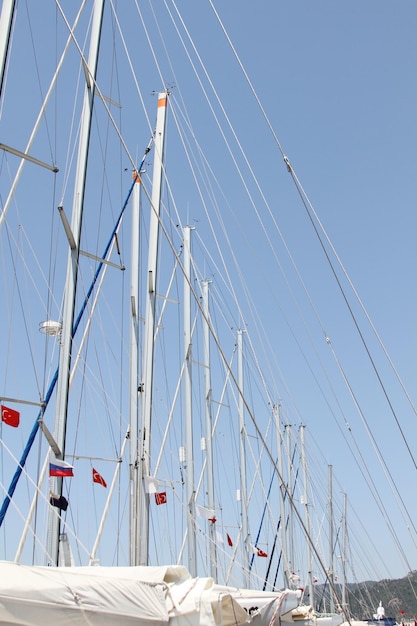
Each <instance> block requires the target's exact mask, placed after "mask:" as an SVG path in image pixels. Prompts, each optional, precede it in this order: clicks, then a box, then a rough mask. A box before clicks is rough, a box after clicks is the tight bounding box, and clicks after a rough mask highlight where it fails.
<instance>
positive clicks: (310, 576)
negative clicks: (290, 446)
mask: <svg viewBox="0 0 417 626" xmlns="http://www.w3.org/2000/svg"><path fill="white" fill-rule="evenodd" d="M304 432H305V426H304V425H303V424H302V425H301V426H300V439H301V458H302V465H303V483H304V494H303V498H302V500H303V504H304V507H305V519H306V529H307V537H306V539H307V567H308V597H309V603H310V604H311V606H312V607H313V609H314V587H313V572H312V554H311V540H310V534H311V533H310V513H309V511H308V500H309V499H308V489H307V484H308V483H307V461H306V450H305V439H304Z"/></svg>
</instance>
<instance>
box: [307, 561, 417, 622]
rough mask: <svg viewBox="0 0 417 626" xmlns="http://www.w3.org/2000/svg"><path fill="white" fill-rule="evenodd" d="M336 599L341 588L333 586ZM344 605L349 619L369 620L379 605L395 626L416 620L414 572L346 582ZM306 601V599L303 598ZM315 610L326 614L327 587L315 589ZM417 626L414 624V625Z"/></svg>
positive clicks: (416, 586)
mask: <svg viewBox="0 0 417 626" xmlns="http://www.w3.org/2000/svg"><path fill="white" fill-rule="evenodd" d="M336 590H337V593H338V595H339V598H341V597H342V587H341V585H339V584H337V585H336ZM346 595H347V604H348V608H349V612H350V618H351V619H355V620H368V619H372V618H373V615H374V613H376V610H377V608H378V606H379V603H380V602H382V606H383V607H384V608H385V615H386V616H387V617H394V618H395V619H396V620H397V622H398V623H401V622H413V621H415V620H417V570H414V571H412V572H409V573H408V575H407V576H405V577H404V578H399V579H394V580H388V579H386V580H380V581H378V582H376V581H371V580H369V581H365V582H362V583H348V584H347V586H346ZM305 601H306V602H309V600H308V596H307V598H305ZM314 604H315V607H316V610H318V611H320V612H323V613H325V612H327V611H330V602H329V593H328V587H327V588H326V585H325V586H317V587H316V588H315V602H314ZM416 626H417V625H416Z"/></svg>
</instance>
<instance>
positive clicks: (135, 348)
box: [129, 171, 141, 565]
mask: <svg viewBox="0 0 417 626" xmlns="http://www.w3.org/2000/svg"><path fill="white" fill-rule="evenodd" d="M133 177H134V181H135V185H134V187H133V192H132V247H131V272H130V394H129V397H130V405H129V415H130V419H129V424H130V429H129V430H130V438H129V443H130V460H129V466H130V518H129V519H130V529H129V532H130V542H129V545H130V564H131V565H136V564H137V563H138V560H139V553H138V537H137V530H138V528H137V516H138V404H139V398H138V388H139V380H138V376H139V324H138V322H139V318H138V312H139V240H140V238H139V228H140V225H139V216H140V188H141V181H140V172H137V171H135V172H133Z"/></svg>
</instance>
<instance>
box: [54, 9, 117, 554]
mask: <svg viewBox="0 0 417 626" xmlns="http://www.w3.org/2000/svg"><path fill="white" fill-rule="evenodd" d="M104 2H105V0H95V2H94V13H93V21H92V26H91V37H90V52H89V57H88V67H87V70H88V74H89V76H90V77H92V79H93V80H88V81H87V84H86V87H85V92H84V104H83V112H82V118H81V129H80V142H79V146H78V159H77V170H76V175H75V186H74V198H73V209H72V220H71V231H72V235H73V238H74V243H75V245H73V246H71V249H70V251H69V255H68V264H67V275H66V281H65V295H64V309H63V316H62V337H61V349H60V355H59V372H58V382H57V398H56V412H55V431H54V439H55V442H56V443H57V445H58V448H59V450H60V451H61V454H60V458H61V459H63V458H64V457H65V438H66V428H67V416H68V391H69V377H70V370H71V349H72V328H73V325H74V309H75V296H76V290H77V278H78V259H79V252H80V238H81V225H82V216H83V208H84V190H85V179H86V171H87V160H88V149H89V142H90V129H91V120H92V113H93V104H94V91H95V79H96V74H97V63H98V53H99V47H100V37H101V26H102V21H103V11H104ZM52 489H53V491H54V492H55V493H57V494H59V495H62V478H58V479H54V486H53V487H52ZM59 535H60V519H59V517H58V515H57V513H56V511H55V509H54V508H53V507H50V511H49V520H48V555H49V557H50V558H51V560H52V563H53V564H55V565H58V561H59Z"/></svg>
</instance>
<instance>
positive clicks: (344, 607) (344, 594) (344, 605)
mask: <svg viewBox="0 0 417 626" xmlns="http://www.w3.org/2000/svg"><path fill="white" fill-rule="evenodd" d="M346 555H347V494H346V493H344V494H343V553H342V571H343V580H342V610H343V613H344V616H345V620H348V619H349V614H348V601H347V588H346V582H347V581H346Z"/></svg>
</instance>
